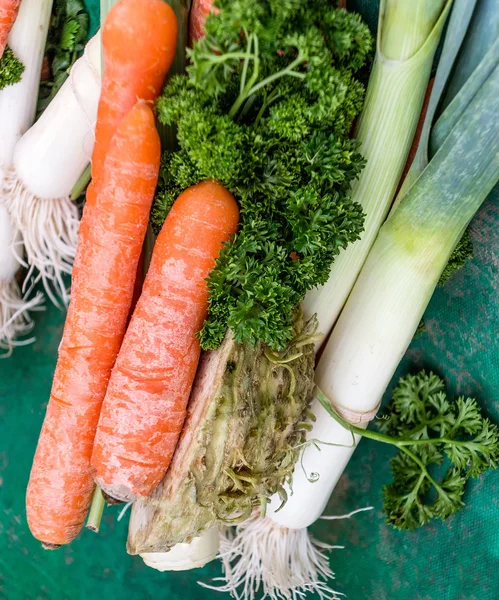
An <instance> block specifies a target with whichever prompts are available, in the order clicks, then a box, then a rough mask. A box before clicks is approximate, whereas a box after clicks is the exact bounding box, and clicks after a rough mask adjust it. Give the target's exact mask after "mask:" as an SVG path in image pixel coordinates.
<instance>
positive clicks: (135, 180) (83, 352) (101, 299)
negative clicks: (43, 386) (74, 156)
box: [26, 102, 160, 548]
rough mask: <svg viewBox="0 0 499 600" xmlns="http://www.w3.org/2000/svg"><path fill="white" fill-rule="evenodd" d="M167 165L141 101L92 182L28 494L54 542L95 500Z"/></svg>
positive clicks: (32, 516) (43, 534)
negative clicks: (100, 440)
mask: <svg viewBox="0 0 499 600" xmlns="http://www.w3.org/2000/svg"><path fill="white" fill-rule="evenodd" d="M159 161H160V140H159V136H158V133H157V131H156V127H155V122H154V115H153V112H152V110H151V108H150V107H149V106H148V105H147V104H146V103H144V102H139V103H137V104H136V106H135V107H134V108H133V109H132V110H131V111H130V113H129V114H128V115H127V116H126V117H125V118H124V119H123V121H122V122H121V124H120V126H119V128H118V130H117V132H116V135H115V137H114V138H113V140H112V142H111V145H110V147H109V152H108V156H107V158H106V162H105V165H104V169H103V174H102V182H101V185H100V186H99V187H98V188H96V186H95V185H93V184H91V185H90V187H89V192H88V193H89V194H90V195H91V196H93V200H94V204H93V206H92V210H90V211H89V210H87V207H85V210H84V214H83V220H82V225H85V226H84V227H82V229H81V232H80V237H79V243H78V249H77V255H76V260H75V264H74V269H73V285H72V297H71V303H70V306H69V310H68V316H67V319H66V324H65V326H64V335H63V339H62V343H61V347H60V349H59V358H58V362H57V368H56V372H55V376H54V383H53V386H52V392H51V396H50V401H49V404H48V407H47V414H46V416H45V421H44V423H43V427H42V431H41V434H40V439H39V441H38V447H37V450H36V454H35V458H34V461H33V468H32V471H31V476H30V481H29V485H28V492H27V498H26V507H27V515H28V524H29V527H30V529H31V532H32V533H33V535H34V536H35V537H36V538H37V539H39V540H41V541H42V542H43V543H44V545H45V547H48V548H53V547H56V546H59V545H61V544H66V543H69V542H70V541H71V540H72V539H73V538H74V537H75V536H76V535H77V534H78V532H79V531H80V529H81V526H82V524H83V521H84V519H85V516H86V513H87V509H88V506H89V504H90V501H91V497H92V491H93V488H94V481H93V473H92V471H91V467H90V457H91V453H92V444H93V440H94V436H95V430H96V428H97V423H98V419H99V413H100V408H101V404H102V400H103V399H104V395H105V392H106V387H107V384H108V381H109V376H110V374H111V369H112V367H113V365H114V362H115V360H116V356H117V354H118V350H119V348H120V346H121V342H122V340H123V335H124V333H125V327H126V322H127V317H128V313H129V310H130V304H131V301H132V295H133V289H134V282H135V275H136V272H137V263H138V260H139V256H140V253H141V249H142V244H143V241H144V237H145V232H146V228H147V221H148V217H149V210H150V207H151V203H152V199H153V196H154V191H155V187H156V183H157V178H158V172H159Z"/></svg>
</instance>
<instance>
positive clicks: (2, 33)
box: [0, 0, 21, 58]
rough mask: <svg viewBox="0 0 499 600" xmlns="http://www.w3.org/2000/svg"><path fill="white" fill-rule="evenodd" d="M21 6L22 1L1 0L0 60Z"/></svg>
mask: <svg viewBox="0 0 499 600" xmlns="http://www.w3.org/2000/svg"><path fill="white" fill-rule="evenodd" d="M20 4H21V0H0V58H2V56H3V53H4V50H5V46H6V45H7V38H8V37H9V33H10V30H11V29H12V26H13V25H14V23H15V20H16V17H17V13H18V12H19V5H20Z"/></svg>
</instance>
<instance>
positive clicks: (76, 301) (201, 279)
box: [27, 0, 239, 548]
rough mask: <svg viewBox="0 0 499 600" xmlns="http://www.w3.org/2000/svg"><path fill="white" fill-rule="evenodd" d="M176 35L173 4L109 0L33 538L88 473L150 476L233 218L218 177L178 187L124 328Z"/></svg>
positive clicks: (157, 472) (123, 478) (70, 520)
mask: <svg viewBox="0 0 499 600" xmlns="http://www.w3.org/2000/svg"><path fill="white" fill-rule="evenodd" d="M176 39H177V22H176V18H175V15H174V13H173V11H172V9H171V8H170V7H169V6H168V4H166V3H165V2H163V1H162V0H120V1H119V2H118V3H117V4H116V5H115V6H114V7H113V9H112V10H111V12H110V13H109V15H108V18H107V20H106V23H105V26H104V28H103V32H102V41H103V54H104V67H105V68H104V77H103V83H102V92H101V98H100V103H99V110H98V120H97V124H96V142H95V147H94V153H93V157H92V182H91V184H90V186H89V188H88V191H87V201H86V206H85V209H84V214H83V218H82V222H81V228H80V233H79V242H78V250H77V256H76V260H75V265H74V271H73V285H72V298H71V303H70V306H69V310H68V315H67V319H66V324H65V327H64V334H63V339H62V343H61V346H60V349H59V358H58V363H57V367H56V372H55V376H54V382H53V387H52V392H51V396H50V401H49V404H48V407H47V413H46V416H45V420H44V424H43V427H42V431H41V434H40V438H39V442H38V447H37V450H36V454H35V458H34V461H33V468H32V471H31V476H30V481H29V485H28V490H27V515H28V523H29V526H30V529H31V531H32V533H33V535H34V536H35V537H36V538H37V539H39V540H40V541H42V543H43V545H44V547H45V548H57V547H59V546H60V545H61V544H67V543H69V542H71V541H72V540H73V539H74V538H75V537H76V535H77V534H78V532H79V531H80V529H81V527H82V525H83V522H84V520H85V517H86V514H87V512H88V508H89V505H90V502H91V497H92V493H93V490H94V487H95V483H94V480H95V479H96V480H97V482H98V483H99V484H100V485H102V486H103V488H104V489H105V490H106V491H107V492H108V493H109V494H110V495H111V496H114V497H115V498H117V499H130V498H134V497H135V496H136V495H138V494H148V493H150V492H151V491H152V489H153V488H154V487H155V486H156V485H157V484H158V483H159V481H160V480H161V478H162V477H163V475H164V473H165V471H166V469H167V468H168V465H169V462H170V460H171V457H172V454H173V451H174V449H175V446H176V443H177V439H178V436H179V434H180V431H181V429H182V425H183V421H184V417H185V412H186V405H187V400H188V398H189V393H190V388H191V385H192V382H193V379H194V375H195V372H196V369H197V363H198V360H199V354H200V347H199V342H198V340H197V338H196V333H197V331H199V329H200V328H201V326H202V323H203V321H204V319H205V317H206V312H207V288H206V283H205V278H206V277H207V276H208V274H209V272H210V271H211V270H212V269H213V267H214V265H215V260H216V257H217V256H218V253H219V251H220V249H221V246H222V244H223V243H224V241H226V240H227V239H228V238H229V236H230V235H232V234H233V233H235V231H236V229H237V223H238V217H239V212H238V207H237V203H236V201H235V200H234V198H233V197H232V196H231V194H230V193H229V192H227V191H226V190H225V189H224V188H223V187H221V186H220V185H218V184H217V183H215V182H211V181H207V182H204V183H201V184H199V185H197V186H194V187H193V188H191V189H189V190H186V191H185V192H184V193H183V194H182V195H181V196H180V197H179V198H178V200H177V202H176V203H175V205H174V207H173V209H172V211H171V213H170V215H169V217H168V219H167V221H166V222H165V225H164V228H163V231H162V232H161V234H160V236H159V237H158V240H157V243H156V246H155V249H154V253H153V258H152V263H151V266H150V269H149V272H148V275H147V278H146V280H145V283H144V287H143V291H142V293H141V296H140V298H139V301H138V303H137V306H136V308H135V310H134V312H133V316H132V318H131V321H130V323H129V325H128V329H127V322H128V318H129V312H130V308H131V303H132V296H133V291H134V285H135V278H136V273H137V266H138V262H139V259H140V255H141V250H142V245H143V242H144V237H145V232H146V227H147V222H148V216H149V211H150V207H151V203H152V199H153V196H154V192H155V187H156V183H157V179H158V173H159V162H160V140H159V136H158V133H157V130H156V126H155V121H154V115H153V112H152V110H151V108H150V105H149V103H150V101H153V100H154V99H155V98H156V97H157V96H158V94H159V93H160V91H161V88H162V85H163V82H164V79H165V77H166V74H167V72H168V70H169V68H170V65H171V63H172V60H173V57H174V53H175V44H176ZM99 419H100V420H99ZM92 453H93V454H92Z"/></svg>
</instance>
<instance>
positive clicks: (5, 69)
mask: <svg viewBox="0 0 499 600" xmlns="http://www.w3.org/2000/svg"><path fill="white" fill-rule="evenodd" d="M23 73H24V65H23V63H22V62H21V61H20V60H19V59H18V58H17V57H16V56H15V54H14V52H12V49H11V48H10V47H9V46H6V47H5V50H4V53H3V54H2V58H0V90H3V89H4V88H6V87H7V86H8V85H14V84H15V83H18V82H19V81H21V77H22V74H23Z"/></svg>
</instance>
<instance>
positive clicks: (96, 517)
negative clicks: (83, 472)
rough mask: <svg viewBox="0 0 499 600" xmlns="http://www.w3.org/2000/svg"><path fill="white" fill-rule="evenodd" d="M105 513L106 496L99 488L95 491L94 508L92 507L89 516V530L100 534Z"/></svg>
mask: <svg viewBox="0 0 499 600" xmlns="http://www.w3.org/2000/svg"><path fill="white" fill-rule="evenodd" d="M103 512H104V496H103V495H102V492H101V490H100V487H98V486H97V487H96V488H95V490H94V495H93V498H92V506H91V507H90V513H89V515H88V520H87V529H90V530H91V531H95V533H98V531H99V527H100V522H101V519H102V513H103Z"/></svg>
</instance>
